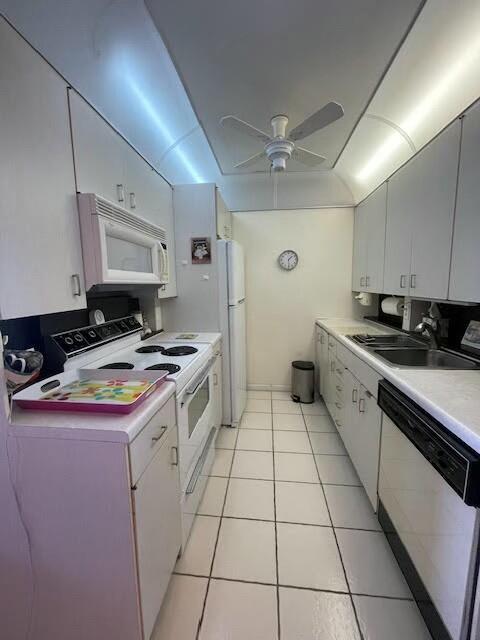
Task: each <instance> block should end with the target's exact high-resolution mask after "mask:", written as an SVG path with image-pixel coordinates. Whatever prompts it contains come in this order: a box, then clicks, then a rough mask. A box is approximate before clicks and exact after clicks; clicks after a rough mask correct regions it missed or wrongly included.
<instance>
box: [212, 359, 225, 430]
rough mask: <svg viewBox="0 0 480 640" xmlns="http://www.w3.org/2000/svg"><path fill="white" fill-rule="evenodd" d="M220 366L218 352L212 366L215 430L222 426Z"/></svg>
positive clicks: (221, 363)
mask: <svg viewBox="0 0 480 640" xmlns="http://www.w3.org/2000/svg"><path fill="white" fill-rule="evenodd" d="M222 365H223V362H222V354H221V352H220V350H218V354H217V356H216V360H215V364H214V365H213V394H214V396H213V424H214V426H215V427H217V429H218V428H219V427H220V425H221V424H222V417H223V393H222Z"/></svg>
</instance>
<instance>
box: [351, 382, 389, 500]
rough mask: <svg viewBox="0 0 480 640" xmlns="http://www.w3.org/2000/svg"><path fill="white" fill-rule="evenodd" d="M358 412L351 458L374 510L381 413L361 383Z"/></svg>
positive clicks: (374, 400)
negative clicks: (353, 454)
mask: <svg viewBox="0 0 480 640" xmlns="http://www.w3.org/2000/svg"><path fill="white" fill-rule="evenodd" d="M358 414H359V419H358V423H357V428H356V431H355V444H354V451H355V458H354V459H353V458H352V460H353V463H354V465H355V468H356V470H357V473H358V476H359V478H360V480H361V482H362V484H363V486H364V487H365V491H366V492H367V495H368V497H369V499H370V502H371V503H372V506H373V508H374V510H375V511H376V510H377V488H378V464H379V459H380V429H381V423H382V413H381V411H380V408H379V407H378V405H377V401H376V399H375V398H374V397H373V395H372V394H371V393H370V391H368V390H367V389H365V387H364V386H363V385H362V386H361V387H360V391H359V396H358Z"/></svg>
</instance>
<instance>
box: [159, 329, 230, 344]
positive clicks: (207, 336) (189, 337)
mask: <svg viewBox="0 0 480 640" xmlns="http://www.w3.org/2000/svg"><path fill="white" fill-rule="evenodd" d="M155 337H156V338H157V339H158V341H159V342H175V344H190V343H191V342H206V343H207V344H211V345H212V347H213V346H215V345H216V344H217V343H218V342H219V341H220V340H221V338H222V334H221V333H206V332H198V331H180V332H176V331H164V332H162V333H159V334H157V335H156V336H155ZM152 340H153V338H152Z"/></svg>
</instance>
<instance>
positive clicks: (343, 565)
mask: <svg viewBox="0 0 480 640" xmlns="http://www.w3.org/2000/svg"><path fill="white" fill-rule="evenodd" d="M303 421H304V422H305V427H306V426H307V423H306V421H305V416H303ZM307 433H308V429H307ZM308 440H309V442H310V447H311V449H312V453H313V446H312V441H311V438H310V433H308ZM313 461H314V463H315V468H316V470H317V475H318V479H319V481H320V486H321V488H322V493H323V498H324V500H325V504H326V506H327V512H328V517H329V518H330V522H331V523H332V531H333V537H334V538H335V544H336V545H337V551H338V556H339V558H340V562H341V564H342V569H343V573H344V576H345V582H346V585H347V589H348V595H349V598H350V603H351V605H352V608H353V614H354V616H355V622H356V623H357V629H358V633H359V636H360V640H364V637H363V633H362V629H361V628H360V622H359V619H358V613H357V609H356V607H355V603H354V601H353V596H352V590H351V587H350V582H349V581H348V576H347V571H346V569H345V564H344V562H343V557H342V552H341V551H340V545H339V543H338V538H337V534H336V532H335V527H334V525H333V518H332V514H331V512H330V506H329V504H328V500H327V494H326V492H325V488H324V486H323V482H322V477H321V475H320V471H319V469H318V465H317V460H316V458H315V455H314V456H313Z"/></svg>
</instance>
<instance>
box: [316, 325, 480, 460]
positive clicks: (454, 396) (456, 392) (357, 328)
mask: <svg viewBox="0 0 480 640" xmlns="http://www.w3.org/2000/svg"><path fill="white" fill-rule="evenodd" d="M316 322H317V324H318V325H319V326H321V327H323V328H324V329H326V330H327V331H328V332H329V333H331V334H332V335H333V336H334V337H335V338H336V339H337V340H338V341H339V342H341V343H342V344H343V345H344V346H345V347H347V349H349V350H350V351H352V352H353V353H355V354H356V355H357V356H358V357H359V358H361V359H362V360H363V361H364V362H366V363H367V364H369V365H370V366H371V367H372V369H375V370H376V371H378V373H380V374H381V375H382V376H383V377H384V378H385V379H386V380H388V381H389V382H391V383H392V384H394V385H395V386H396V387H397V388H398V389H400V391H403V393H405V395H407V396H408V397H409V398H411V399H412V400H413V401H414V402H416V403H417V404H418V405H419V406H421V407H422V408H423V409H424V410H425V411H427V412H428V413H430V414H431V415H432V416H433V417H434V418H436V419H437V420H438V421H439V422H440V423H442V424H443V425H444V426H445V427H446V428H447V429H448V430H449V431H451V432H452V433H453V434H455V435H456V436H458V437H459V438H460V439H461V440H462V441H463V442H465V443H466V444H468V445H469V446H470V447H471V448H472V449H474V450H475V451H477V452H478V453H480V370H476V371H471V370H469V371H459V370H445V369H443V370H442V369H414V368H412V369H404V368H401V369H400V368H396V367H393V366H389V365H388V364H386V363H385V362H384V361H382V360H380V359H379V358H377V357H375V356H374V355H373V354H371V353H369V352H368V351H367V350H366V349H363V348H362V347H361V346H359V345H357V344H355V343H354V342H352V341H351V340H349V339H348V338H346V337H345V336H347V335H352V334H354V333H370V334H374V333H375V334H382V333H383V334H387V333H395V331H394V330H389V329H388V327H382V326H381V325H378V324H374V323H370V322H368V321H358V320H351V319H348V318H318V319H317V321H316Z"/></svg>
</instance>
